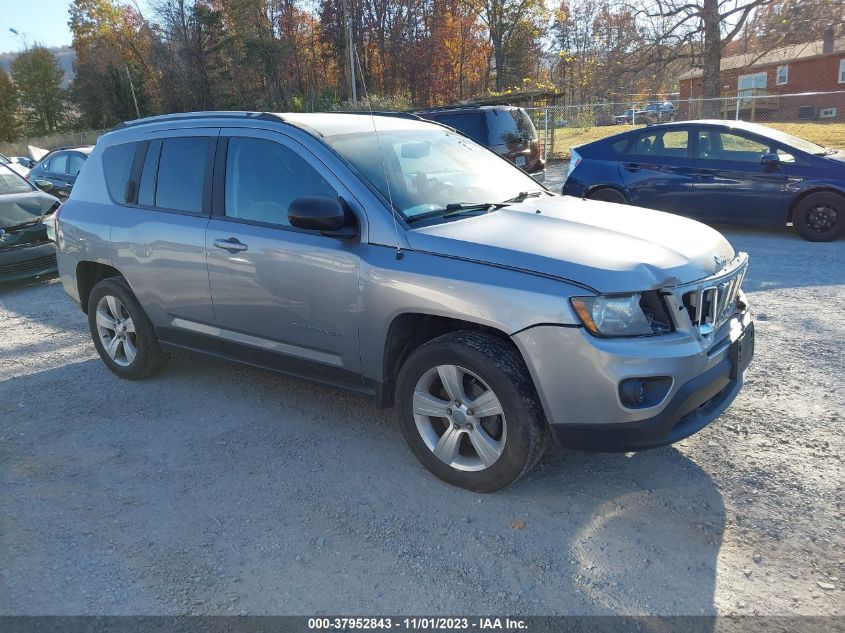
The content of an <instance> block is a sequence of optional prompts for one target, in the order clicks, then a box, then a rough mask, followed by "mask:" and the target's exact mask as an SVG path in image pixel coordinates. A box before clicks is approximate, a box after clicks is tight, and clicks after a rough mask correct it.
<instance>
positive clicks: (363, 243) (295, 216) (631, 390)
mask: <svg viewBox="0 0 845 633" xmlns="http://www.w3.org/2000/svg"><path fill="white" fill-rule="evenodd" d="M376 130H377V132H376ZM55 224H56V227H55V228H56V241H57V247H58V265H59V272H60V275H61V279H62V283H63V284H64V288H65V290H66V291H67V293H68V294H69V295H70V296H71V297H72V298H73V299H75V300H76V301H78V302H79V303H80V304H81V306H82V309H83V311H84V312H86V313H87V315H88V322H89V325H90V329H91V334H92V337H93V341H94V345H95V346H96V348H97V351H98V352H99V354H100V356H101V357H102V359H103V362H104V363H105V364H106V366H107V367H108V368H109V369H110V370H111V371H113V372H114V373H116V374H117V375H119V376H121V377H124V378H129V379H138V378H144V377H147V376H150V375H151V374H153V373H155V372H156V371H158V370H160V369H162V368H163V367H164V365H165V364H166V363H167V360H168V353H169V352H170V351H171V350H173V349H177V348H186V349H191V350H197V351H201V352H205V353H208V354H212V355H215V356H221V357H225V358H230V359H233V360H238V361H242V362H246V363H250V364H252V365H256V366H260V367H265V368H268V369H272V370H277V371H281V372H285V373H288V374H291V375H294V376H298V377H302V378H307V379H313V380H318V381H321V382H323V383H328V384H331V385H335V386H338V387H343V388H346V389H351V390H353V391H357V392H360V393H363V394H366V395H368V396H369V397H371V398H372V399H373V400H374V401H375V403H376V404H377V405H378V406H381V407H390V406H394V407H396V408H397V410H398V418H399V423H400V427H401V429H402V433H403V435H404V437H405V439H406V440H407V442H408V444H409V446H410V448H411V450H412V451H413V452H414V454H415V455H416V456H417V457H418V458H419V460H420V461H421V462H422V463H423V464H424V465H425V466H426V467H427V468H428V469H429V470H430V471H431V472H433V473H434V474H435V475H437V476H438V477H440V478H442V479H444V480H445V481H447V482H450V483H452V484H455V485H457V486H462V487H464V488H468V489H471V490H476V491H492V490H496V489H499V488H502V487H503V486H506V485H508V484H510V483H512V482H513V481H515V480H516V479H518V478H519V477H520V476H521V475H523V474H525V473H526V472H527V471H528V470H529V469H530V468H531V467H532V466H533V465H534V464H535V463H536V462H537V460H538V459H539V458H540V456H541V455H542V453H543V450H544V448H545V446H546V444H547V441H548V439H549V438H552V439H554V440H555V441H556V442H558V443H559V444H561V445H563V446H568V447H578V448H587V449H597V450H613V451H628V450H641V449H645V448H650V447H655V446H660V445H665V444H668V443H671V442H675V441H677V440H679V439H682V438H684V437H686V436H688V435H690V434H692V433H695V432H696V431H698V430H699V429H701V428H702V427H704V426H705V425H706V424H708V423H709V422H711V421H712V420H714V419H715V418H716V417H718V416H719V415H720V414H721V413H722V412H723V411H724V410H725V409H726V408H727V407H728V405H729V404H730V403H731V402H732V401H733V399H734V398H735V397H736V395H737V393H738V392H739V390H740V388H741V386H742V382H743V374H744V371H745V369H746V367H747V366H748V363H749V361H750V359H751V355H752V353H753V340H754V339H753V324H752V322H751V319H750V315H749V313H748V308H747V305H746V299H745V296H744V294H743V293H742V290H741V284H742V279H743V276H744V275H745V271H746V268H747V265H748V258H747V256H746V255H745V254H743V253H735V252H734V250H733V249H732V248H731V246H730V244H728V242H727V241H726V240H725V239H724V238H723V237H722V236H721V235H720V234H719V233H718V232H716V231H714V230H713V229H711V228H708V227H706V226H704V225H703V224H699V223H697V222H694V221H692V220H688V219H685V218H682V217H679V216H675V215H669V214H664V213H660V212H656V211H649V210H645V209H632V208H629V207H625V206H622V205H615V204H611V203H603V202H596V201H588V200H587V201H585V200H580V199H576V198H568V197H562V196H558V195H555V194H553V193H551V192H549V191H547V190H545V189H544V188H542V186H541V185H539V184H538V183H537V182H536V181H534V180H533V179H531V178H530V177H529V176H527V175H526V174H524V173H523V172H522V171H520V170H519V169H517V168H516V167H514V166H513V165H512V164H510V163H508V162H507V161H505V160H504V159H502V158H500V157H499V156H497V155H496V154H494V153H493V152H491V151H489V150H487V149H485V148H484V147H481V146H480V145H477V144H476V143H474V142H473V141H472V140H470V139H468V138H467V137H465V136H463V135H461V134H458V133H456V132H454V131H453V130H451V129H448V128H445V127H443V126H440V125H438V124H435V123H429V122H423V121H420V120H419V119H416V118H414V117H402V116H376V117H370V116H362V115H358V114H267V113H234V112H233V113H194V114H182V115H168V116H162V117H154V118H150V119H142V120H139V121H132V122H129V123H127V124H124V125H122V126H121V127H119V128H118V129H116V130H114V131H112V132H110V133H108V134H106V135H104V136H102V137H101V138H100V139H99V141H98V142H97V145H96V147H95V149H94V151H93V152H92V153H91V156H90V158H89V159H88V164H87V166H86V168H85V169H84V170H83V171H82V172H81V173H80V175H79V179H78V180H77V182H76V185H75V186H74V188H73V192H72V194H71V196H70V198H69V199H68V200H67V201H66V202H65V203H64V205H63V206H62V207H61V210H60V216H59V217H58V218H57V220H56V222H55ZM315 423H316V422H315Z"/></svg>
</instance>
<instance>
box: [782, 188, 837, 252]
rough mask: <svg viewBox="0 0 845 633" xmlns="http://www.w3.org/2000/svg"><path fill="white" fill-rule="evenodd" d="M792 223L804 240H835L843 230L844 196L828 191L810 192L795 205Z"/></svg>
mask: <svg viewBox="0 0 845 633" xmlns="http://www.w3.org/2000/svg"><path fill="white" fill-rule="evenodd" d="M792 224H793V226H794V227H795V230H796V231H798V234H799V235H800V236H801V237H803V238H804V239H805V240H809V241H811V242H830V241H832V240H835V239H836V238H837V237H839V236H840V235H841V234H842V233H843V232H845V197H843V196H840V195H839V194H836V193H833V192H830V191H820V192H818V193H811V194H810V195H808V196H807V197H806V198H804V199H802V200H801V201H800V202H799V203H798V206H796V207H795V211H794V212H793V213H792Z"/></svg>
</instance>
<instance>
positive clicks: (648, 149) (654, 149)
mask: <svg viewBox="0 0 845 633" xmlns="http://www.w3.org/2000/svg"><path fill="white" fill-rule="evenodd" d="M688 148H689V130H666V131H661V132H650V133H647V134H641V135H640V136H638V137H637V140H636V141H635V142H634V144H633V146H632V147H631V150H630V151H631V152H632V153H634V154H637V155H638V156H668V157H673V158H681V157H686V155H687V150H688Z"/></svg>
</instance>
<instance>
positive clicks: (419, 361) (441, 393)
mask: <svg viewBox="0 0 845 633" xmlns="http://www.w3.org/2000/svg"><path fill="white" fill-rule="evenodd" d="M396 400H397V405H398V410H399V416H400V417H399V420H400V427H401V429H402V434H403V435H404V437H405V440H406V441H407V442H408V445H409V446H410V448H411V450H412V451H413V453H414V454H415V455H416V457H417V458H418V459H419V460H420V461H421V462H422V463H423V465H424V466H425V467H426V468H428V470H430V471H431V472H432V473H434V474H435V475H437V476H438V477H440V478H441V479H443V480H444V481H446V482H448V483H450V484H453V485H455V486H459V487H461V488H466V489H468V490H473V491H476V492H492V491H494V490H499V489H500V488H504V487H505V486H508V485H510V484H511V483H513V482H514V481H516V480H517V479H519V478H520V477H521V476H522V475H524V474H525V473H526V472H528V471H529V470H530V469H531V468H532V467H533V466H534V464H535V463H536V462H537V460H538V459H539V458H540V456H541V455H542V453H543V450H544V449H545V445H546V442H547V435H548V426H547V424H546V420H545V417H544V415H543V411H542V407H541V406H540V404H539V401H538V398H537V394H536V391H535V389H534V385H533V383H532V382H531V378H530V376H529V374H528V369H527V368H526V367H525V364H524V363H523V361H522V358H521V357H520V356H519V354H518V352H517V351H516V350H515V349H514V348H513V347H512V346H511V345H508V344H507V343H506V342H504V341H502V340H500V339H498V338H496V337H495V336H491V335H488V334H482V333H479V332H455V333H450V334H446V335H443V336H441V337H439V338H437V339H434V340H433V341H431V342H429V343H426V344H425V345H423V346H422V347H420V348H418V349H417V350H416V351H414V352H413V353H412V354H411V356H410V357H409V358H408V360H407V361H406V362H405V364H404V365H403V367H402V370H401V371H400V373H399V378H398V380H397V398H396Z"/></svg>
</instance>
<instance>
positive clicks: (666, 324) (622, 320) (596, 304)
mask: <svg viewBox="0 0 845 633" xmlns="http://www.w3.org/2000/svg"><path fill="white" fill-rule="evenodd" d="M569 301H570V302H571V303H572V307H573V308H575V312H576V313H577V314H578V318H579V319H581V322H582V323H583V324H584V327H586V328H587V330H588V331H589V332H590V334H593V335H595V336H651V335H654V334H666V333H668V332H671V331H672V330H673V327H672V323H671V320H670V319H669V315H668V313H667V312H666V307H665V305H664V304H663V299H662V297H661V296H660V295H659V293H657V292H655V291H651V292H646V293H636V294H630V295H613V296H598V297H572V298H571V299H570V300H569Z"/></svg>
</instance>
